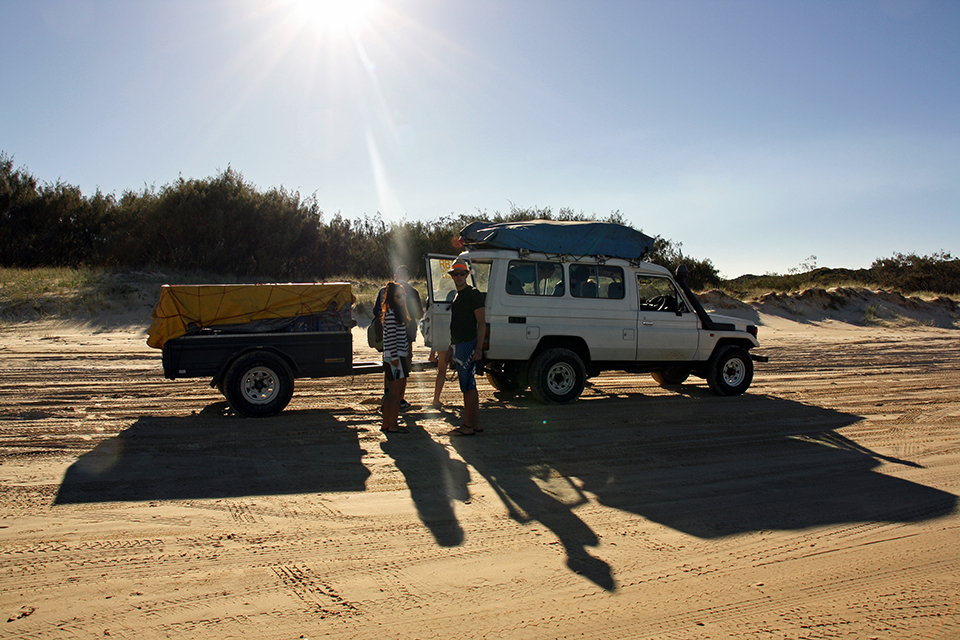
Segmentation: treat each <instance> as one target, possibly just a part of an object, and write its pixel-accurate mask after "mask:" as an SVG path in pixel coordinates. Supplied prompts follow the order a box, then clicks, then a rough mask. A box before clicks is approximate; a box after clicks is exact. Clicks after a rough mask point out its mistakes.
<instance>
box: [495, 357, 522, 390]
mask: <svg viewBox="0 0 960 640" xmlns="http://www.w3.org/2000/svg"><path fill="white" fill-rule="evenodd" d="M486 374H487V380H489V381H490V384H491V385H492V386H493V388H494V389H496V390H497V391H502V392H503V393H520V392H521V391H523V390H524V389H526V388H527V381H526V371H524V366H523V365H520V364H512V363H508V364H503V363H495V364H494V363H488V364H487V365H486Z"/></svg>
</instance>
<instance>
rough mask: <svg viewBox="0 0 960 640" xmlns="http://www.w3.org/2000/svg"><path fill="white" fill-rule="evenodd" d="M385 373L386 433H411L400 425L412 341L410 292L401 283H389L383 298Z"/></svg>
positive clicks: (384, 409)
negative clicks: (408, 307) (408, 329)
mask: <svg viewBox="0 0 960 640" xmlns="http://www.w3.org/2000/svg"><path fill="white" fill-rule="evenodd" d="M381 313H382V314H383V370H384V373H385V375H386V378H387V384H388V389H387V394H386V395H385V396H384V398H383V424H382V425H381V427H380V430H381V431H384V432H386V433H409V431H408V430H407V429H406V428H405V427H401V426H399V424H398V419H399V417H400V401H401V400H402V399H403V392H404V390H405V389H406V387H407V378H408V377H409V376H410V359H409V358H408V357H407V356H408V355H409V354H410V340H409V338H408V337H407V323H409V322H410V316H409V314H408V313H407V305H406V292H405V291H404V289H403V285H401V284H400V283H399V282H388V283H387V286H386V287H385V294H384V296H383V307H382V309H381Z"/></svg>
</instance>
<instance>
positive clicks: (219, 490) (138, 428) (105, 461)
mask: <svg viewBox="0 0 960 640" xmlns="http://www.w3.org/2000/svg"><path fill="white" fill-rule="evenodd" d="M229 413H230V412H229V409H228V407H227V405H226V403H222V402H221V403H215V404H213V405H210V406H208V407H207V408H206V409H204V410H203V411H202V412H200V414H199V415H194V416H187V417H181V418H169V417H162V418H161V417H147V416H144V417H141V418H139V419H138V420H137V421H136V422H135V423H134V424H133V425H131V426H130V427H128V428H127V429H125V430H123V431H122V432H121V433H119V434H117V435H116V436H114V437H112V438H108V439H107V440H105V441H103V442H101V443H100V444H98V445H97V446H96V447H94V448H93V449H92V450H91V451H89V452H87V453H85V454H83V455H82V456H80V458H79V459H77V461H76V462H74V463H73V464H72V465H71V466H70V468H68V469H67V471H66V473H65V474H64V477H63V481H62V482H61V484H60V488H59V491H58V492H57V496H56V499H55V503H56V504H68V503H90V502H114V501H147V500H184V499H199V498H225V497H238V496H246V495H278V494H294V493H318V492H327V491H364V490H365V488H366V480H367V478H368V477H369V476H370V471H369V470H368V469H367V468H366V467H365V466H364V465H363V462H362V457H363V455H364V454H365V453H366V452H365V451H364V450H363V449H362V448H361V447H360V442H359V439H358V437H357V432H356V430H355V429H352V428H351V427H350V426H349V425H348V424H344V423H343V422H341V421H340V420H337V419H336V418H334V417H333V416H332V415H330V414H329V413H328V412H324V411H315V410H311V411H285V412H284V413H283V414H280V415H278V416H274V417H270V418H261V419H258V420H241V419H233V418H231V417H229Z"/></svg>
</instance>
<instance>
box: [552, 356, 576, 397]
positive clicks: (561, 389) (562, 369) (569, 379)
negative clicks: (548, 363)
mask: <svg viewBox="0 0 960 640" xmlns="http://www.w3.org/2000/svg"><path fill="white" fill-rule="evenodd" d="M576 380H577V374H576V371H574V369H573V367H572V366H571V365H570V364H568V363H566V362H558V363H557V364H555V365H553V366H552V367H550V371H548V372H547V388H548V389H549V390H550V392H551V393H553V394H555V395H558V396H562V395H566V394H568V393H570V392H571V391H572V390H573V387H574V384H576Z"/></svg>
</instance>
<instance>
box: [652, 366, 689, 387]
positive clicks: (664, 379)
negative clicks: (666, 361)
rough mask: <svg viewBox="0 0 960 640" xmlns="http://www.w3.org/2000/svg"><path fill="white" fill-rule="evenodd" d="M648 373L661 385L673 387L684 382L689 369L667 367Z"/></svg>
mask: <svg viewBox="0 0 960 640" xmlns="http://www.w3.org/2000/svg"><path fill="white" fill-rule="evenodd" d="M650 375H651V376H652V377H653V379H654V380H655V381H656V382H657V384H658V385H660V386H661V387H674V386H676V385H678V384H683V383H684V382H686V380H687V378H689V377H690V370H689V369H687V368H685V367H669V368H667V369H663V370H662V371H654V372H652V373H651V374H650Z"/></svg>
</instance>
